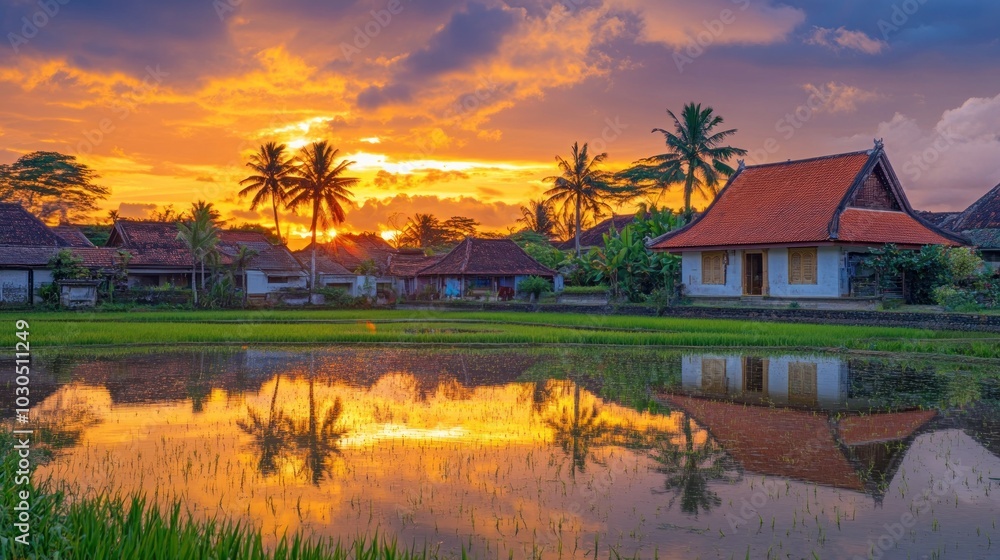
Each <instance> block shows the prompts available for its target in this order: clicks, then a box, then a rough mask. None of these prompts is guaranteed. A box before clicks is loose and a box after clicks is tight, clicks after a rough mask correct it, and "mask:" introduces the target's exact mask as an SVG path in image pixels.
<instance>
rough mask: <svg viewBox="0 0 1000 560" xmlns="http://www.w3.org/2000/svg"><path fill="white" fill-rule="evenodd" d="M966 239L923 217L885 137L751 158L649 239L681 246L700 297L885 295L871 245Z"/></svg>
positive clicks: (685, 271)
mask: <svg viewBox="0 0 1000 560" xmlns="http://www.w3.org/2000/svg"><path fill="white" fill-rule="evenodd" d="M888 244H894V245H896V246H898V247H900V248H903V249H920V248H921V247H922V246H925V245H948V246H959V245H964V244H965V240H964V239H963V238H962V237H960V236H958V235H955V234H953V233H950V232H947V231H944V230H942V229H939V228H937V227H936V226H934V225H932V224H931V223H929V222H927V221H925V220H924V219H922V218H920V217H918V215H917V214H916V213H915V212H914V211H913V209H912V208H911V207H910V204H909V202H908V201H907V199H906V195H905V194H904V192H903V188H902V187H901V186H900V183H899V180H898V179H897V177H896V174H895V173H894V172H893V170H892V166H891V165H890V164H889V160H888V158H887V157H886V155H885V152H884V150H883V147H882V144H881V143H880V142H878V143H876V145H875V147H874V149H871V150H867V151H861V152H852V153H847V154H839V155H833V156H824V157H817V158H811V159H804V160H798V161H787V162H783V163H772V164H764V165H754V166H744V165H743V164H742V162H741V163H740V166H739V169H738V170H737V171H736V173H735V174H733V176H732V177H731V178H730V179H729V181H728V183H727V184H726V186H725V187H724V188H723V189H722V191H721V192H720V193H719V196H718V197H717V198H716V199H715V201H714V202H713V203H712V204H711V205H710V206H709V207H708V208H707V209H706V210H705V212H703V213H702V214H701V215H700V216H698V217H697V218H696V219H694V220H693V221H692V222H691V223H690V224H688V225H687V226H685V227H682V228H680V229H677V230H675V231H672V232H669V233H667V234H664V235H662V236H660V237H658V238H656V239H653V240H651V241H650V242H649V247H650V248H651V249H652V250H653V251H664V252H670V253H674V254H678V255H681V257H682V264H681V268H682V272H681V274H682V280H681V281H682V283H683V284H684V289H685V293H686V295H688V296H690V297H692V298H723V299H727V298H728V299H736V300H739V299H741V298H744V299H750V300H755V299H761V298H764V297H769V298H773V299H777V300H779V301H780V300H781V299H785V300H795V301H805V302H812V303H817V302H821V301H823V300H841V299H842V298H849V297H854V298H861V297H867V296H875V295H877V290H878V283H877V282H875V281H874V279H873V272H872V271H871V270H868V269H866V267H864V266H863V261H864V259H865V258H866V254H867V253H869V250H870V249H872V248H878V247H884V246H885V245H888Z"/></svg>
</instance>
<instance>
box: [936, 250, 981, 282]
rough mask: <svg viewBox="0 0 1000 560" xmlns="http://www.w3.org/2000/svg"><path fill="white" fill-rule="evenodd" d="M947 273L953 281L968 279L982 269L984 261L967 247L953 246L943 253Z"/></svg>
mask: <svg viewBox="0 0 1000 560" xmlns="http://www.w3.org/2000/svg"><path fill="white" fill-rule="evenodd" d="M944 260H945V263H947V266H948V274H949V276H950V277H951V280H952V281H953V282H961V281H963V280H968V279H970V278H972V277H973V276H975V275H976V273H978V272H979V271H980V270H982V268H983V266H984V263H983V258H982V257H980V256H979V254H978V253H977V252H976V251H974V250H972V249H970V248H968V247H955V248H953V249H948V250H947V251H945V253H944Z"/></svg>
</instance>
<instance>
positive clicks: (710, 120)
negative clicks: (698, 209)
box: [617, 103, 747, 216]
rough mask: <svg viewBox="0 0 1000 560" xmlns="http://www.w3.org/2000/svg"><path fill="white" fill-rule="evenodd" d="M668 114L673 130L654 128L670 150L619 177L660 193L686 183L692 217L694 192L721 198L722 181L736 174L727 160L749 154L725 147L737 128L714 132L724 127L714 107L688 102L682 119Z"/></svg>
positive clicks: (686, 202)
mask: <svg viewBox="0 0 1000 560" xmlns="http://www.w3.org/2000/svg"><path fill="white" fill-rule="evenodd" d="M667 114H668V115H670V118H672V119H673V120H674V131H673V132H670V131H668V130H664V129H662V128H654V129H653V132H654V133H656V132H659V133H662V134H663V137H664V139H665V140H666V143H667V149H668V150H669V151H668V152H667V153H665V154H660V155H655V156H652V157H648V158H645V159H641V160H639V161H637V162H635V163H633V164H632V167H630V168H628V169H626V170H625V171H622V172H621V173H619V174H618V176H617V178H618V179H620V180H623V181H625V182H628V183H630V184H631V185H633V186H637V187H639V188H640V189H644V190H646V191H647V192H648V191H654V190H655V191H658V192H659V193H660V194H662V193H664V192H666V191H667V190H669V189H670V187H671V186H672V185H674V184H676V183H679V182H681V181H683V182H684V212H685V213H686V214H687V215H688V216H690V215H691V212H692V209H691V196H692V195H693V194H694V193H695V192H697V193H698V194H700V195H702V196H704V197H706V198H708V197H709V196H710V195H711V198H714V197H715V196H716V195H718V194H719V184H720V182H721V181H720V179H721V178H723V177H729V176H730V175H732V174H733V173H734V170H733V168H732V167H730V166H728V165H726V163H725V162H726V160H728V159H730V158H733V157H736V156H742V155H745V154H746V153H747V151H746V150H743V149H740V148H733V147H732V146H724V145H722V143H723V142H724V141H725V140H726V139H727V138H729V137H730V136H732V135H734V134H736V129H730V130H723V131H721V132H715V130H714V129H715V127H717V126H719V125H721V124H722V117H720V116H718V115H715V114H714V112H713V109H712V108H711V107H705V108H704V109H702V107H701V104H700V103H698V104H695V103H688V104H687V105H685V106H684V110H683V111H681V118H677V116H676V115H674V113H673V111H669V110H668V111H667Z"/></svg>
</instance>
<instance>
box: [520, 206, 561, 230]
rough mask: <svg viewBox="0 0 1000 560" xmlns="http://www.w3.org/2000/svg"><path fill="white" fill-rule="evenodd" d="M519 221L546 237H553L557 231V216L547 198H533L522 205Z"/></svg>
mask: <svg viewBox="0 0 1000 560" xmlns="http://www.w3.org/2000/svg"><path fill="white" fill-rule="evenodd" d="M517 223H519V224H524V227H525V228H527V229H528V231H533V232H535V233H538V234H540V235H544V236H545V237H552V236H553V235H555V231H556V216H555V213H554V212H553V210H552V205H551V204H550V203H549V201H547V200H532V201H529V202H528V205H527V206H522V207H521V217H520V218H518V219H517Z"/></svg>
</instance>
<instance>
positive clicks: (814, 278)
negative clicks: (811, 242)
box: [788, 247, 819, 286]
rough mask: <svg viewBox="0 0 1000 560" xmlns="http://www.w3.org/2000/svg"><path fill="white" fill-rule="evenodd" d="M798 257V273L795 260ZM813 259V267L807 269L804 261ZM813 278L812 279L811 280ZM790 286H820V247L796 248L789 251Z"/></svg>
mask: <svg viewBox="0 0 1000 560" xmlns="http://www.w3.org/2000/svg"><path fill="white" fill-rule="evenodd" d="M796 257H798V259H799V266H798V269H799V270H798V272H796V266H795V259H796ZM807 257H808V258H811V259H812V266H811V267H809V268H808V270H807V269H806V267H805V264H804V262H803V260H804V259H805V258H807ZM810 276H811V278H810ZM788 284H789V285H793V286H815V285H817V284H819V248H818V247H796V248H791V249H788Z"/></svg>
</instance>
